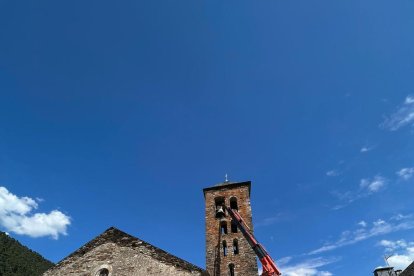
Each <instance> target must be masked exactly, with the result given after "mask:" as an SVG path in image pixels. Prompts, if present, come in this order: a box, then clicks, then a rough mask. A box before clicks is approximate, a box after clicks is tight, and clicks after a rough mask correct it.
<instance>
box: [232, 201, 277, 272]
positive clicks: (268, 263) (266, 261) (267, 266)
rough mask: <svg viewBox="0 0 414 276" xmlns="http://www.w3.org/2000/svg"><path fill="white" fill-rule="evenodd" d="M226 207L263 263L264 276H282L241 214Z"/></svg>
mask: <svg viewBox="0 0 414 276" xmlns="http://www.w3.org/2000/svg"><path fill="white" fill-rule="evenodd" d="M224 207H225V208H226V210H227V212H228V213H229V214H230V216H231V218H232V219H233V221H235V222H236V224H237V227H238V228H239V229H240V231H241V232H242V234H243V236H244V238H245V239H246V240H247V242H248V243H249V244H250V246H251V248H252V249H253V250H254V252H255V253H256V255H257V257H258V258H259V260H260V262H261V263H262V266H263V273H262V276H279V275H282V273H281V272H280V270H279V269H278V268H277V266H276V263H275V262H274V261H273V259H272V258H271V257H270V255H269V253H267V251H266V249H264V247H263V246H262V245H261V244H260V243H259V242H258V241H257V240H256V238H255V237H254V235H253V234H252V231H251V230H250V228H249V227H248V226H247V224H246V223H245V222H244V220H243V218H242V217H241V216H240V214H239V212H237V210H235V209H231V208H229V207H227V206H224Z"/></svg>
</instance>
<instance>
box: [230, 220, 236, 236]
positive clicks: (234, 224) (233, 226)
mask: <svg viewBox="0 0 414 276" xmlns="http://www.w3.org/2000/svg"><path fill="white" fill-rule="evenodd" d="M231 232H232V233H237V223H236V222H235V221H234V220H232V221H231Z"/></svg>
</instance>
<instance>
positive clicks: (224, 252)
mask: <svg viewBox="0 0 414 276" xmlns="http://www.w3.org/2000/svg"><path fill="white" fill-rule="evenodd" d="M223 256H227V242H226V241H223Z"/></svg>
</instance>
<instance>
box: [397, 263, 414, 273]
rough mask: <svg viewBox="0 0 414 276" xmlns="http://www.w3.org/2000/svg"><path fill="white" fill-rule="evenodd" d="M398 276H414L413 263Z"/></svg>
mask: <svg viewBox="0 0 414 276" xmlns="http://www.w3.org/2000/svg"><path fill="white" fill-rule="evenodd" d="M400 276H414V262H412V263H411V264H410V265H409V266H408V267H407V268H406V269H405V270H404V271H403V272H402V273H401V274H400Z"/></svg>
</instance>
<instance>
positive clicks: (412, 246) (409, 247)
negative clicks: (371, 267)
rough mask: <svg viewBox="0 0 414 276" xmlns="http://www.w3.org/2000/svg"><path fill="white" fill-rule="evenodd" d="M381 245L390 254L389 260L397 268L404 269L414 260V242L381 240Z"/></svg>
mask: <svg viewBox="0 0 414 276" xmlns="http://www.w3.org/2000/svg"><path fill="white" fill-rule="evenodd" d="M379 245H380V246H383V247H384V249H385V252H387V254H390V257H389V258H388V259H387V260H388V263H389V264H390V266H393V267H394V268H395V269H402V270H404V269H405V268H406V267H407V266H409V265H410V264H411V263H412V262H413V260H414V242H406V241H405V240H397V241H390V240H381V241H380V242H379Z"/></svg>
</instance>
